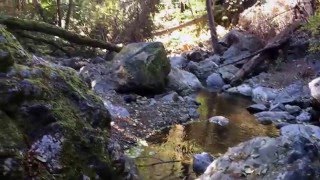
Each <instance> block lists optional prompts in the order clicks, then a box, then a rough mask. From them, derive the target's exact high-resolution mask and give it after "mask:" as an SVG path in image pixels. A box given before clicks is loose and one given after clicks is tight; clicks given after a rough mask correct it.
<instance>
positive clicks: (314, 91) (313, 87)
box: [309, 77, 320, 103]
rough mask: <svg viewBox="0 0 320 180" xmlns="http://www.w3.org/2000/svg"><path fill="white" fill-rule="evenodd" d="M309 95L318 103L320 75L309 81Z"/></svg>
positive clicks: (319, 100)
mask: <svg viewBox="0 0 320 180" xmlns="http://www.w3.org/2000/svg"><path fill="white" fill-rule="evenodd" d="M309 89H310V92H311V96H312V97H313V98H314V99H315V100H317V101H318V103H320V77H318V78H316V79H314V80H312V81H311V82H310V83H309Z"/></svg>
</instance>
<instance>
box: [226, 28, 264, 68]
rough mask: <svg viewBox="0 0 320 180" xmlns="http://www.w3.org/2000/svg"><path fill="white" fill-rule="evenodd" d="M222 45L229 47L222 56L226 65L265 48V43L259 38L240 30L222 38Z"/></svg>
mask: <svg viewBox="0 0 320 180" xmlns="http://www.w3.org/2000/svg"><path fill="white" fill-rule="evenodd" d="M221 43H223V44H225V45H226V46H228V47H229V48H228V49H227V50H226V51H225V52H224V53H223V55H222V58H223V59H224V60H225V63H232V62H234V61H236V60H238V59H240V58H244V57H246V56H248V55H250V54H251V53H253V52H255V51H257V50H259V49H261V48H263V43H262V41H261V40H260V39H259V38H258V37H256V36H255V35H252V34H249V33H247V32H242V31H239V30H232V31H230V32H229V33H228V34H226V35H225V37H223V38H222V40H221ZM241 63H243V62H241Z"/></svg>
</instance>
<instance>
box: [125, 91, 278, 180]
mask: <svg viewBox="0 0 320 180" xmlns="http://www.w3.org/2000/svg"><path fill="white" fill-rule="evenodd" d="M197 101H198V102H200V103H201V105H200V107H199V109H198V111H199V113H200V118H199V120H198V121H195V122H192V123H189V124H186V125H175V126H173V127H171V128H168V129H165V130H163V131H162V132H160V133H158V134H155V135H154V136H152V137H150V138H148V139H147V143H148V146H140V147H136V148H135V150H132V151H131V152H137V150H138V152H139V153H138V155H137V156H136V158H135V162H136V164H137V165H138V168H139V171H140V175H141V176H142V177H143V179H146V180H149V179H150V180H153V179H166V180H167V179H194V178H195V177H196V176H195V174H194V173H193V171H192V156H193V155H194V154H196V153H201V152H209V153H211V154H213V155H214V156H219V155H220V154H223V153H225V152H226V151H227V149H228V148H229V147H233V146H236V145H237V144H239V143H240V142H243V141H246V140H249V139H251V138H253V137H257V136H271V137H273V136H277V135H278V131H277V129H276V128H275V127H274V126H265V125H261V124H258V123H257V121H256V120H255V118H254V116H252V115H251V114H250V113H249V112H248V111H247V110H246V107H247V106H248V105H250V104H251V101H250V100H248V99H246V98H243V97H239V96H230V95H223V94H216V93H208V92H200V93H199V95H198V96H197ZM216 115H221V116H225V117H227V118H228V119H229V120H230V123H229V124H228V125H227V126H225V127H221V126H219V125H215V124H212V123H210V122H209V121H208V119H209V118H210V117H212V116H216ZM129 154H130V152H129ZM163 161H166V162H167V163H163ZM174 161H179V162H174Z"/></svg>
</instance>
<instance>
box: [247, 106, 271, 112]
mask: <svg viewBox="0 0 320 180" xmlns="http://www.w3.org/2000/svg"><path fill="white" fill-rule="evenodd" d="M247 110H248V111H249V112H250V113H252V114H253V113H258V112H262V111H266V110H267V107H266V106H265V105H264V104H253V105H251V106H249V107H247Z"/></svg>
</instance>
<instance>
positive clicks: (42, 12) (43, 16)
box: [32, 0, 48, 22]
mask: <svg viewBox="0 0 320 180" xmlns="http://www.w3.org/2000/svg"><path fill="white" fill-rule="evenodd" d="M32 2H33V6H34V8H35V10H36V11H37V12H38V13H39V15H40V17H41V18H42V20H43V22H48V20H47V18H46V16H45V14H44V10H43V8H42V7H41V5H40V3H39V2H38V0H32Z"/></svg>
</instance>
